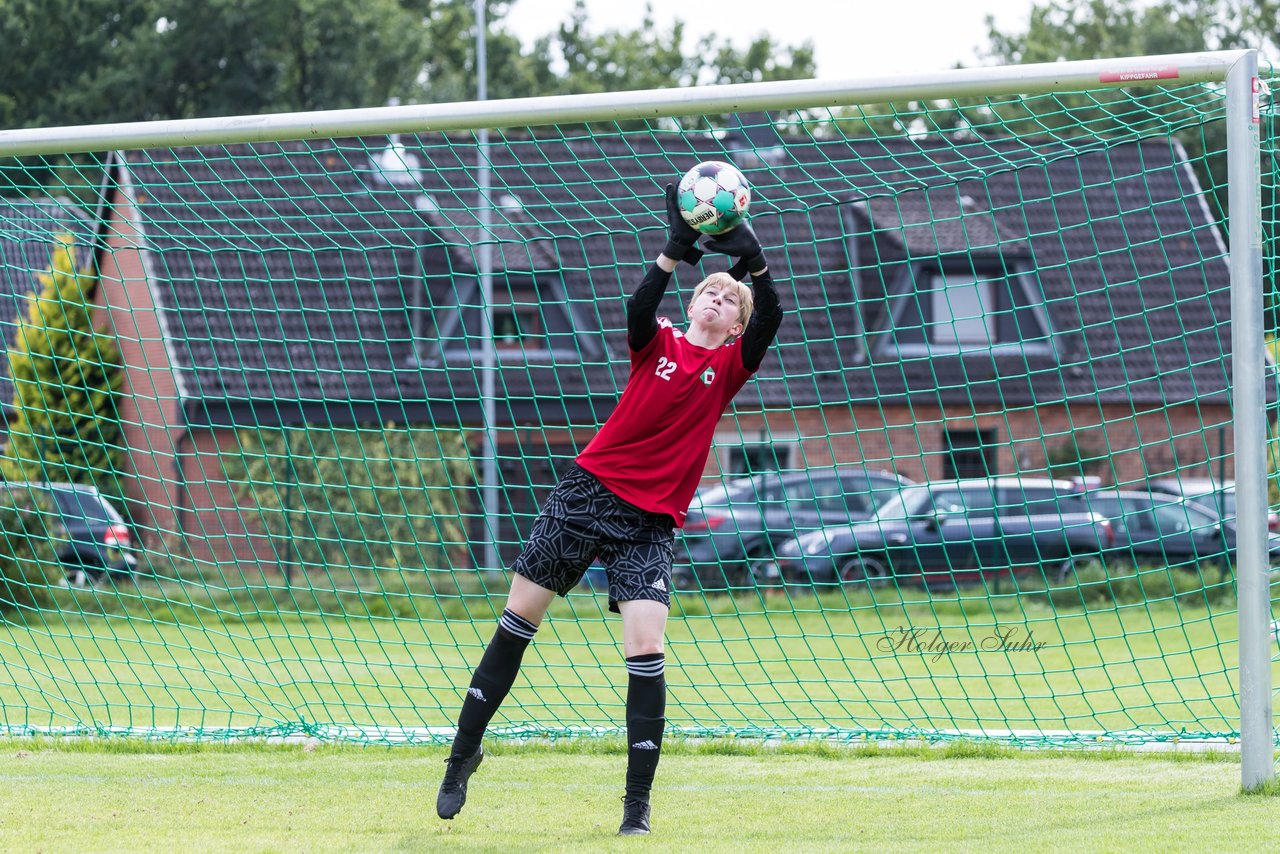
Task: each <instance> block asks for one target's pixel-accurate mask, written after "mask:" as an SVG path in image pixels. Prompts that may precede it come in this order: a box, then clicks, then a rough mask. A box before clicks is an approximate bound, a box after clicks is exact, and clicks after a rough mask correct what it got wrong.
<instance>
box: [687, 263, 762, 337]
mask: <svg viewBox="0 0 1280 854" xmlns="http://www.w3.org/2000/svg"><path fill="white" fill-rule="evenodd" d="M712 285H716V286H718V287H721V288H728V289H729V290H733V291H736V292H737V294H738V322H739V323H741V324H742V328H743V329H746V328H747V321H748V320H750V319H751V312H752V310H753V309H754V308H755V305H756V296H755V294H754V293H752V292H751V288H749V287H747V286H746V285H745V284H744V283H742V282H739V281H738V280H737V279H735V278H734V277H733V276H730V275H729V274H728V273H712V274H711V275H710V276H707V277H706V278H705V279H703V280H702V281H701V282H699V283H698V286H697V287H696V288H694V289H693V296H692V297H690V298H689V311H692V310H693V304H694V302H696V301H697V299H698V297H700V296H702V292H703V291H705V290H706V289H707V288H709V287H711V286H712Z"/></svg>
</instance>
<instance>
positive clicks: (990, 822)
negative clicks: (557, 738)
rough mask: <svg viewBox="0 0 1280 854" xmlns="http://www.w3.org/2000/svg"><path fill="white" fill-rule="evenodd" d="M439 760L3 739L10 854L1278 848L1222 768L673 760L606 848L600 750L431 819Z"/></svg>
mask: <svg viewBox="0 0 1280 854" xmlns="http://www.w3.org/2000/svg"><path fill="white" fill-rule="evenodd" d="M443 756H444V752H443V750H442V749H440V748H425V747H416V748H409V747H403V748H390V749H389V748H360V747H355V746H347V747H320V748H318V749H308V748H304V747H301V746H286V747H269V746H251V745H240V746H223V747H214V746H197V745H186V746H182V745H176V746H166V745H151V746H148V745H145V744H142V743H139V742H136V741H121V740H118V741H113V742H107V743H102V742H97V743H95V742H88V741H67V740H63V741H60V742H57V743H50V742H48V741H29V740H10V741H0V781H2V783H3V786H4V789H5V792H6V809H5V810H3V812H2V813H0V849H3V850H6V851H37V850H42V851H130V852H146V851H165V852H168V851H174V850H186V851H236V852H258V851H273V852H274V851H431V850H441V849H448V850H461V851H561V850H573V851H584V850H591V851H595V850H639V849H641V848H644V849H647V850H660V851H698V852H704V851H732V852H742V851H822V852H830V851H939V850H947V851H952V850H959V851H966V850H971V851H982V852H990V851H1018V852H1024V851H1049V850H1056V851H1062V850H1071V851H1080V852H1089V851H1131V850H1139V849H1147V850H1156V851H1161V852H1166V851H1205V850H1220V851H1226V850H1251V851H1265V850H1273V849H1275V848H1276V846H1277V845H1280V799H1276V798H1274V797H1270V796H1267V795H1261V796H1259V795H1242V794H1239V765H1238V764H1237V762H1236V761H1235V758H1234V757H1230V756H1226V755H1221V754H1218V755H1214V754H1210V755H1204V754H1175V755H1163V756H1158V755H1141V756H1133V755H1126V754H1118V753H1115V752H1110V751H1108V752H1104V753H1095V754H1081V753H1079V752H1075V753H1071V752H1065V751H1032V752H1026V753H1016V752H1014V751H1012V750H1010V749H1007V748H992V747H990V746H986V747H982V746H972V745H964V744H956V745H952V746H951V747H950V748H948V749H916V748H896V749H890V750H882V749H876V748H870V749H856V748H844V749H837V748H830V747H826V748H823V747H817V746H812V747H806V748H795V747H793V748H785V747H784V748H767V747H765V748H760V747H751V746H748V745H745V744H741V743H739V744H730V745H726V744H723V743H718V742H713V743H705V744H702V745H692V744H684V745H679V744H677V745H671V746H670V747H669V750H668V751H667V753H666V754H665V755H664V757H663V760H662V764H661V766H660V768H659V771H658V782H657V787H656V790H655V794H654V799H653V803H654V814H653V827H654V833H653V835H651V836H649V837H647V838H629V839H618V838H615V837H614V836H613V834H614V832H615V831H616V830H617V825H618V821H619V819H620V817H621V807H620V804H619V800H618V798H619V795H620V792H621V787H622V776H623V768H624V765H625V754H624V753H623V751H622V746H621V745H620V744H616V743H613V742H603V743H602V742H589V743H586V744H585V745H578V746H572V745H559V746H555V747H545V746H537V745H530V746H524V747H511V746H507V747H502V746H500V745H499V746H496V747H495V748H494V749H493V751H492V753H491V755H490V757H489V758H488V759H487V760H486V762H485V764H484V765H483V766H482V767H481V768H480V770H479V771H478V772H477V773H476V775H475V777H474V778H473V779H472V785H471V789H470V796H469V798H468V803H467V807H466V809H465V810H464V811H463V813H462V815H461V816H459V817H458V819H456V820H455V821H452V822H443V821H440V820H438V819H437V818H436V817H435V813H434V801H435V787H436V785H437V784H438V780H439V775H440V773H441V771H442V769H443V763H442V762H441V760H442V758H443Z"/></svg>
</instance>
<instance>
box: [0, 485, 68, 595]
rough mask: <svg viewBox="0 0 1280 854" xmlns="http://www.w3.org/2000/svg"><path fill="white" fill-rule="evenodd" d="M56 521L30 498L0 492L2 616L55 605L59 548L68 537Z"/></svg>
mask: <svg viewBox="0 0 1280 854" xmlns="http://www.w3.org/2000/svg"><path fill="white" fill-rule="evenodd" d="M56 519H57V517H56V516H55V515H54V514H53V513H52V512H51V508H47V507H42V506H41V505H40V504H39V503H38V502H37V501H36V500H34V499H33V497H32V496H31V495H29V494H27V495H21V494H17V493H13V492H10V491H8V490H0V617H3V618H4V619H6V620H7V619H11V618H12V616H13V615H14V614H16V613H17V612H19V611H21V610H23V609H33V608H45V607H49V606H50V605H51V604H52V603H53V589H54V586H55V584H56V582H57V581H58V580H59V579H60V578H61V575H62V568H61V567H60V566H59V565H58V557H57V547H58V543H59V542H61V541H63V540H65V538H66V531H65V530H64V529H63V528H62V525H61V523H60V522H58V521H56Z"/></svg>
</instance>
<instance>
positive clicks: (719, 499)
mask: <svg viewBox="0 0 1280 854" xmlns="http://www.w3.org/2000/svg"><path fill="white" fill-rule="evenodd" d="M755 492H756V490H755V479H754V478H739V479H737V480H731V481H729V482H728V483H722V484H717V485H716V486H709V487H707V488H706V489H704V490H703V491H701V492H699V493H698V494H697V495H695V496H694V497H693V502H692V503H691V504H690V508H697V507H728V506H729V505H730V504H742V503H743V502H746V501H751V500H753V499H754V497H755Z"/></svg>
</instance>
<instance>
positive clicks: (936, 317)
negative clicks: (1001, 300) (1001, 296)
mask: <svg viewBox="0 0 1280 854" xmlns="http://www.w3.org/2000/svg"><path fill="white" fill-rule="evenodd" d="M994 284H995V283H994V282H993V281H992V280H991V279H990V278H983V277H980V276H978V275H976V274H975V273H973V272H941V273H939V272H934V273H933V274H932V275H931V276H930V277H929V288H930V290H931V291H932V293H933V301H932V309H933V312H932V317H931V318H930V321H929V343H931V344H940V345H943V346H954V347H960V348H970V347H990V346H991V344H992V343H993V342H994V341H997V340H999V339H998V338H997V336H996V324H995V318H996V296H995V287H994Z"/></svg>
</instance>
